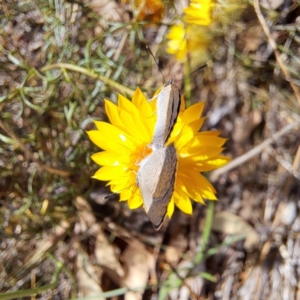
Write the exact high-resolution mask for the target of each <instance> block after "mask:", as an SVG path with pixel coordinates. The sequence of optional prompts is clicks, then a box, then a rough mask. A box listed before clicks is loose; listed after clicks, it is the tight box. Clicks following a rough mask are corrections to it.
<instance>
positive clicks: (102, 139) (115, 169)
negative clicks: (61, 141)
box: [87, 89, 230, 217]
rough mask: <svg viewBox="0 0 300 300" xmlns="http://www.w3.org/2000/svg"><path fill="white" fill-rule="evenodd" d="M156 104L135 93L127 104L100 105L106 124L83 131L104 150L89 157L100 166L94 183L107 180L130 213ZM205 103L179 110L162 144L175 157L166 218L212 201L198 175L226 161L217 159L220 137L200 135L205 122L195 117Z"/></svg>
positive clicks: (135, 205)
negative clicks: (173, 150)
mask: <svg viewBox="0 0 300 300" xmlns="http://www.w3.org/2000/svg"><path fill="white" fill-rule="evenodd" d="M155 102H156V100H153V101H152V102H151V103H149V102H148V101H147V99H146V97H145V96H144V94H143V93H142V92H141V91H140V89H137V90H136V91H135V93H134V95H133V97H132V101H130V100H128V99H126V98H125V97H123V96H121V95H119V97H118V105H115V104H113V103H112V102H111V101H108V100H105V109H106V112H107V115H108V118H109V121H110V122H111V124H109V123H106V122H103V121H95V125H96V127H97V129H96V130H90V131H88V132H87V133H88V136H89V138H90V139H91V141H92V142H93V143H94V144H96V145H97V146H98V147H99V148H101V149H103V150H104V151H102V152H98V153H95V154H93V155H92V159H93V160H94V161H95V162H96V163H97V164H98V165H100V166H102V167H101V168H100V169H99V170H98V171H97V172H96V173H95V174H94V176H93V178H95V179H98V180H103V181H108V184H107V185H109V186H110V188H111V191H112V192H114V193H120V201H127V203H128V206H129V208H130V209H135V208H138V207H140V206H141V205H143V199H142V197H141V192H140V189H139V187H138V185H137V173H138V170H139V164H140V162H141V161H142V160H143V159H144V158H145V157H147V156H148V155H149V154H150V153H151V152H152V150H151V149H150V148H149V147H148V145H149V144H150V142H151V141H152V138H153V133H154V126H155V122H156V113H155V112H156V106H155ZM203 108H204V102H200V103H197V104H195V105H193V106H191V107H189V108H188V109H185V103H184V99H182V102H181V111H180V113H179V116H178V120H177V122H176V124H175V126H174V129H173V131H172V134H171V136H170V138H169V140H168V142H167V144H170V143H174V146H175V148H176V152H177V156H178V166H177V173H176V178H175V187H174V193H173V196H172V198H171V200H170V203H169V206H168V210H167V215H168V216H169V217H171V216H172V214H173V211H174V206H175V205H176V206H177V207H178V208H179V209H180V210H182V211H183V212H185V213H187V214H191V213H192V203H191V200H190V199H193V200H194V201H196V202H200V203H204V202H203V199H204V198H205V199H209V200H217V198H216V196H215V193H216V191H215V189H214V187H213V186H212V185H211V184H210V183H209V181H208V180H207V179H206V178H205V177H204V176H203V175H202V174H201V173H200V172H208V171H211V170H214V169H217V168H219V167H221V166H223V165H225V164H226V163H227V162H228V161H229V160H230V159H229V158H228V157H226V156H223V155H221V152H222V150H223V148H222V147H223V145H224V143H225V141H226V139H224V138H220V137H219V132H217V131H211V132H199V130H200V128H201V126H202V124H203V122H204V118H200V117H201V114H202V111H203Z"/></svg>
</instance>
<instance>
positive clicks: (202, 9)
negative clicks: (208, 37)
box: [183, 0, 215, 26]
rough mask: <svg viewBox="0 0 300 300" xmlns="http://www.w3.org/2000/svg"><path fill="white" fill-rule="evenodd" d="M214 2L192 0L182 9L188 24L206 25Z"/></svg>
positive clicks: (209, 22) (209, 20) (209, 21)
mask: <svg viewBox="0 0 300 300" xmlns="http://www.w3.org/2000/svg"><path fill="white" fill-rule="evenodd" d="M214 6H215V4H214V3H213V1H212V0H193V1H191V3H190V5H189V6H188V7H187V8H185V9H184V10H183V11H184V13H185V21H186V22H187V23H190V24H195V25H203V26H208V25H210V24H211V14H212V9H213V8H214Z"/></svg>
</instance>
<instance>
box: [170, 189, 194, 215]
mask: <svg viewBox="0 0 300 300" xmlns="http://www.w3.org/2000/svg"><path fill="white" fill-rule="evenodd" d="M173 197H174V202H175V205H176V206H177V207H178V208H179V209H180V210H181V211H183V212H184V213H186V214H188V215H191V214H192V213H193V207H192V203H191V200H190V198H189V197H188V196H187V195H184V194H177V193H174V196H173Z"/></svg>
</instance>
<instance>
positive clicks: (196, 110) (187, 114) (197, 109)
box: [182, 102, 205, 124]
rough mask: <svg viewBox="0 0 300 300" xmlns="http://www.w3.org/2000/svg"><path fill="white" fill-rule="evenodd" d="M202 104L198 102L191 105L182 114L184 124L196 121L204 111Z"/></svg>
mask: <svg viewBox="0 0 300 300" xmlns="http://www.w3.org/2000/svg"><path fill="white" fill-rule="evenodd" d="M204 105H205V103H204V102H198V103H197V104H194V105H191V106H190V107H189V108H188V109H186V110H185V111H184V113H183V116H182V119H183V121H184V122H185V123H186V124H189V123H190V122H193V121H196V120H198V119H199V118H200V117H201V115H202V112H203V109H204Z"/></svg>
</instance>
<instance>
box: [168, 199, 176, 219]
mask: <svg viewBox="0 0 300 300" xmlns="http://www.w3.org/2000/svg"><path fill="white" fill-rule="evenodd" d="M174 209H175V207H174V200H173V198H172V199H171V201H170V203H169V205H168V208H167V216H168V217H169V219H171V217H172V215H173V213H174Z"/></svg>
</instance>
